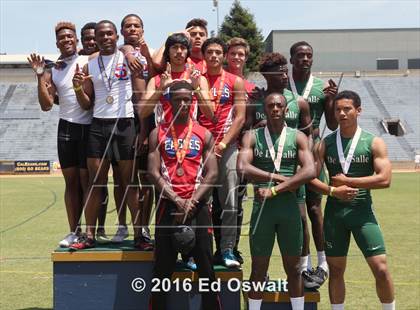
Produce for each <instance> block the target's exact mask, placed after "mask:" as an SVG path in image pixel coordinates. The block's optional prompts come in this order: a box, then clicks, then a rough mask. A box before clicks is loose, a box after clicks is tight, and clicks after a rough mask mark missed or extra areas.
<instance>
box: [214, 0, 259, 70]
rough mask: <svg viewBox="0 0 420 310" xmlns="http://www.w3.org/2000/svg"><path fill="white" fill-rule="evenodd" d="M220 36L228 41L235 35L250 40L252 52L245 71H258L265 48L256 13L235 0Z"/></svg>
mask: <svg viewBox="0 0 420 310" xmlns="http://www.w3.org/2000/svg"><path fill="white" fill-rule="evenodd" d="M219 37H220V38H221V39H222V40H224V41H225V42H227V41H228V40H229V39H231V38H233V37H240V38H243V39H245V40H247V41H248V43H249V46H250V53H249V56H248V61H247V64H246V67H245V71H246V72H248V71H257V70H258V61H259V59H260V56H261V54H262V53H263V48H264V41H263V40H264V37H263V35H262V33H261V30H260V29H258V28H257V25H256V23H255V21H254V15H252V14H251V13H250V12H249V10H247V9H245V8H243V7H242V6H241V4H240V2H239V0H235V1H234V2H233V5H232V8H231V9H230V12H229V15H226V16H225V18H224V20H223V23H222V26H221V28H220V32H219Z"/></svg>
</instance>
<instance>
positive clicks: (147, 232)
mask: <svg viewBox="0 0 420 310" xmlns="http://www.w3.org/2000/svg"><path fill="white" fill-rule="evenodd" d="M141 234H142V236H143V239H144V241H145V242H148V243H150V245H151V246H153V247H154V244H155V243H154V242H153V240H152V237H151V235H150V229H149V227H142V229H141Z"/></svg>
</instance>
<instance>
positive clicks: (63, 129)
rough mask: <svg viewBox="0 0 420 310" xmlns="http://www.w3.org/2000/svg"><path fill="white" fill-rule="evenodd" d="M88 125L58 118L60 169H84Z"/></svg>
mask: <svg viewBox="0 0 420 310" xmlns="http://www.w3.org/2000/svg"><path fill="white" fill-rule="evenodd" d="M89 127H90V125H83V124H77V123H71V122H69V121H66V120H64V119H61V118H60V121H59V122H58V132H57V149H58V160H59V161H60V166H61V168H62V169H65V168H70V167H79V168H83V169H86V167H87V166H86V153H87V141H88V137H89Z"/></svg>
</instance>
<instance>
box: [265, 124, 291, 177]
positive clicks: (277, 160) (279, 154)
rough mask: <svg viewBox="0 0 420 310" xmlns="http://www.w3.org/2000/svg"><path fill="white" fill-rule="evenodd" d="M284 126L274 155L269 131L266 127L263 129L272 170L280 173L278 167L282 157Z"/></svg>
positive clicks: (284, 138)
mask: <svg viewBox="0 0 420 310" xmlns="http://www.w3.org/2000/svg"><path fill="white" fill-rule="evenodd" d="M286 131H287V129H286V126H283V129H282V130H281V134H280V138H279V144H278V146H277V153H276V154H275V153H274V145H273V140H271V136H270V131H269V130H268V127H267V126H265V128H264V136H265V141H266V142H267V146H268V150H269V151H270V156H271V159H272V160H273V163H274V168H275V169H276V171H277V172H280V165H281V159H282V157H283V148H284V143H285V141H286Z"/></svg>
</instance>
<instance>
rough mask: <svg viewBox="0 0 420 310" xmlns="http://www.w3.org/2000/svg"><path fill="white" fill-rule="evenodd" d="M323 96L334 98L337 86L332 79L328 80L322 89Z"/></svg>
mask: <svg viewBox="0 0 420 310" xmlns="http://www.w3.org/2000/svg"><path fill="white" fill-rule="evenodd" d="M323 92H324V95H325V97H330V98H334V97H335V95H337V92H338V87H337V84H335V82H334V81H333V80H332V79H329V80H328V86H327V87H325V88H324V89H323Z"/></svg>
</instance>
